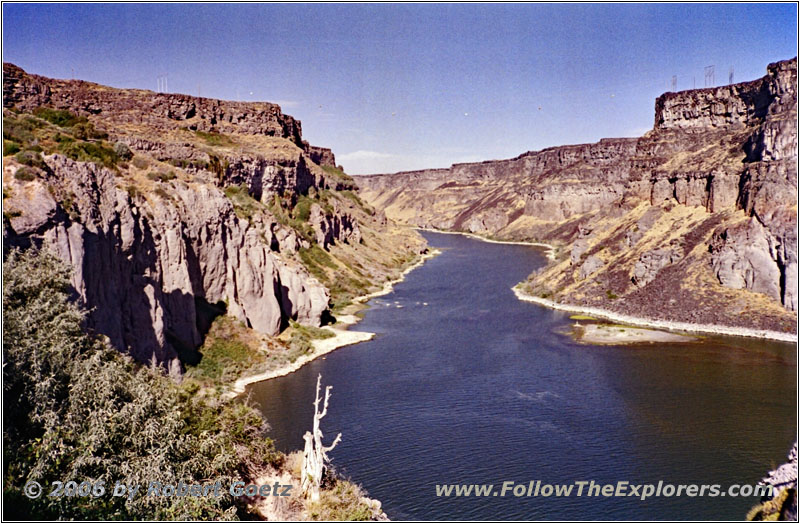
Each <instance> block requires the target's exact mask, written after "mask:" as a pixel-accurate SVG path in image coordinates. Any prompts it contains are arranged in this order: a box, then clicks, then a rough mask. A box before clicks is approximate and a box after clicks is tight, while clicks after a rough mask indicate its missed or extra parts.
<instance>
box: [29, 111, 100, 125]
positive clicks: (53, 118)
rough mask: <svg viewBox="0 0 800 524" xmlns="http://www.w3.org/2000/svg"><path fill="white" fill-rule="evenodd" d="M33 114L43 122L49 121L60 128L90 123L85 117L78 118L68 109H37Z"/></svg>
mask: <svg viewBox="0 0 800 524" xmlns="http://www.w3.org/2000/svg"><path fill="white" fill-rule="evenodd" d="M33 114H34V115H36V116H37V117H39V118H41V119H42V120H47V121H48V122H50V123H51V124H54V125H57V126H58V127H72V126H74V125H76V124H84V123H86V122H88V120H87V119H86V117H85V116H78V115H76V114H75V113H72V112H70V111H67V110H66V109H52V108H50V107H37V108H36V109H34V111H33Z"/></svg>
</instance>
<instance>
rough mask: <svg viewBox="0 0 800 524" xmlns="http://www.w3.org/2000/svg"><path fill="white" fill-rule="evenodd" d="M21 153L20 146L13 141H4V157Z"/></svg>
mask: <svg viewBox="0 0 800 524" xmlns="http://www.w3.org/2000/svg"><path fill="white" fill-rule="evenodd" d="M17 152H19V144H17V143H16V142H14V141H13V140H6V139H3V156H8V155H13V154H14V153H17Z"/></svg>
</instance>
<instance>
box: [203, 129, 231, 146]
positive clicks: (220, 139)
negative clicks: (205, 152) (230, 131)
mask: <svg viewBox="0 0 800 524" xmlns="http://www.w3.org/2000/svg"><path fill="white" fill-rule="evenodd" d="M195 134H196V135H197V136H198V137H200V138H202V139H203V140H205V142H206V144H208V145H210V146H221V147H225V146H232V145H233V140H232V139H231V138H230V137H229V136H227V135H223V134H222V133H217V132H216V131H212V132H210V133H206V132H205V131H195Z"/></svg>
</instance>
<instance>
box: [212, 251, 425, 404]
mask: <svg viewBox="0 0 800 524" xmlns="http://www.w3.org/2000/svg"><path fill="white" fill-rule="evenodd" d="M440 253H441V251H439V250H438V249H431V250H429V251H428V252H427V253H425V254H423V255H421V256H420V258H419V260H417V261H416V262H415V263H413V264H411V265H410V266H408V267H407V268H405V269H404V270H403V272H402V273H400V276H399V277H397V278H396V279H394V280H388V281H386V282H385V283H384V284H383V288H381V289H379V290H378V291H373V292H372V293H368V294H366V295H361V296H358V297H356V298H354V299H353V303H354V304H364V303H366V302H368V301H369V300H371V299H373V298H376V297H380V296H383V295H388V294H389V293H391V292H392V291H393V289H394V286H395V284H398V283H400V282H402V281H403V280H405V278H406V275H408V274H409V273H411V272H412V271H413V270H415V269H417V268H418V267H420V266H421V265H422V264H424V263H425V262H426V261H428V260H430V259H431V258H433V257H435V256H437V255H438V254H440ZM360 321H361V319H360V318H359V317H357V316H356V315H352V314H351V315H347V314H342V315H339V317H338V318H337V322H336V324H334V325H333V326H324V327H322V328H321V329H324V330H326V331H328V332H331V333H333V336H332V337H329V338H318V339H314V340H312V341H311V344H312V346H313V348H314V351H313V352H311V353H307V354H305V355H300V356H299V357H298V358H297V360H295V361H294V362H287V363H286V364H285V365H283V366H280V367H279V368H276V369H272V370H270V371H265V372H263V373H259V374H257V375H250V376H246V377H240V378H238V379H237V380H236V382H234V383H233V386H232V387H231V389H230V390H229V391H228V392H227V393H226V396H228V397H229V398H234V397H237V396H239V395H241V394H242V393H244V392H245V389H246V388H247V386H249V385H250V384H255V383H256V382H262V381H265V380H270V379H273V378H277V377H283V376H286V375H289V374H290V373H294V372H295V371H297V370H298V369H300V368H301V367H303V366H305V365H306V364H308V363H309V362H311V361H313V360H315V359H317V358H319V357H322V356H324V355H327V354H328V353H330V352H332V351H334V350H337V349H339V348H341V347H344V346H350V345H352V344H359V343H361V342H366V341H367V340H371V339H372V338H373V337H374V336H375V333H371V332H369V331H350V330H348V328H349V327H350V326H353V325H355V324H357V323H358V322H360Z"/></svg>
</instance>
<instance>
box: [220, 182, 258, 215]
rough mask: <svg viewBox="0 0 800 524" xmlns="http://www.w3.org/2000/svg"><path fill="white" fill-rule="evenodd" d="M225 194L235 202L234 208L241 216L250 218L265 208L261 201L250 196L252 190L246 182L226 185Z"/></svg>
mask: <svg viewBox="0 0 800 524" xmlns="http://www.w3.org/2000/svg"><path fill="white" fill-rule="evenodd" d="M225 196H227V197H228V200H230V201H231V203H232V204H233V210H234V211H235V212H236V216H238V217H239V218H243V219H246V220H250V219H252V218H253V215H254V214H255V213H257V212H258V211H260V210H262V209H263V205H262V204H261V202H259V201H258V200H256V199H255V198H253V197H251V196H250V190H249V189H248V188H247V186H246V185H244V184H242V185H240V186H228V187H226V188H225Z"/></svg>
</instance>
